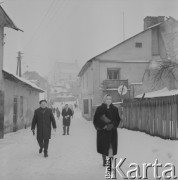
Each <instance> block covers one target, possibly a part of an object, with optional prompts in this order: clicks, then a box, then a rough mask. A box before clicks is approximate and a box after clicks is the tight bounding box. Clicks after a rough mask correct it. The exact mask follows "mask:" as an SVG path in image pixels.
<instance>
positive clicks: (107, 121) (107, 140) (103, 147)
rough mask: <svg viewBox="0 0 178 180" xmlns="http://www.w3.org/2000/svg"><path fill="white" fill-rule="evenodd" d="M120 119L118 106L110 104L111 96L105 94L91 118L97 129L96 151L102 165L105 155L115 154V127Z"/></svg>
mask: <svg viewBox="0 0 178 180" xmlns="http://www.w3.org/2000/svg"><path fill="white" fill-rule="evenodd" d="M120 120H121V119H120V116H119V112H118V108H117V107H115V106H114V105H113V104H112V100H111V96H110V95H105V97H104V101H103V103H102V104H101V105H100V106H99V107H98V108H97V109H96V112H95V115H94V119H93V124H94V126H95V128H96V130H97V152H98V153H100V154H102V157H103V166H105V164H106V156H110V157H113V156H114V155H116V154H117V141H118V137H117V128H118V126H119V123H120Z"/></svg>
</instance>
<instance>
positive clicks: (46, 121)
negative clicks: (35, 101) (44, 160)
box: [31, 100, 57, 157]
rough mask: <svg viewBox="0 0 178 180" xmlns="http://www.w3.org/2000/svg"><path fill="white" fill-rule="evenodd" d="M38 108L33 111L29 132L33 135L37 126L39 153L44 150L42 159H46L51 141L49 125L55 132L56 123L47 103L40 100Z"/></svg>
mask: <svg viewBox="0 0 178 180" xmlns="http://www.w3.org/2000/svg"><path fill="white" fill-rule="evenodd" d="M39 104H40V107H39V108H38V109H36V110H35V112H34V116H33V120H32V124H31V130H32V132H33V134H35V126H37V141H38V144H39V146H40V150H39V153H42V151H43V149H44V157H48V145H49V139H51V124H52V126H53V129H54V131H56V128H57V126H56V121H55V118H54V115H53V113H52V110H51V109H50V108H48V107H47V101H46V100H41V101H40V102H39Z"/></svg>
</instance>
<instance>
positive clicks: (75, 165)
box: [0, 110, 178, 180]
mask: <svg viewBox="0 0 178 180" xmlns="http://www.w3.org/2000/svg"><path fill="white" fill-rule="evenodd" d="M56 122H57V126H58V128H57V132H54V131H52V139H51V140H50V143H49V157H48V158H44V157H43V154H39V153H38V150H39V147H38V144H37V141H36V137H35V136H33V135H32V132H31V130H30V128H28V129H23V130H19V131H17V132H16V133H10V134H6V135H5V137H4V139H1V140H0V159H1V163H0V169H1V173H0V180H49V179H50V180H59V179H60V180H104V179H105V168H104V167H103V166H102V159H101V156H100V155H99V154H97V153H96V131H95V129H94V127H93V124H92V122H90V121H87V120H85V119H83V118H82V117H81V112H80V111H79V110H77V111H75V114H74V118H73V119H72V120H71V129H70V135H69V136H67V135H66V136H63V135H62V133H63V132H62V118H61V117H60V119H59V120H58V119H57V118H56ZM177 150H178V142H177V141H169V140H162V139H160V138H157V137H151V136H149V135H146V134H144V133H140V132H133V131H128V130H126V129H118V155H117V158H118V159H120V158H127V160H126V161H127V162H126V164H124V166H123V169H125V168H128V166H127V163H131V162H135V163H138V164H141V163H149V162H151V163H154V161H155V159H156V158H157V159H158V160H159V162H161V163H163V165H164V164H165V163H166V162H171V163H173V164H174V165H175V166H176V168H178V151H177ZM125 166H127V167H125ZM176 171H177V169H176ZM176 174H177V173H176ZM117 179H121V177H120V176H119V174H117Z"/></svg>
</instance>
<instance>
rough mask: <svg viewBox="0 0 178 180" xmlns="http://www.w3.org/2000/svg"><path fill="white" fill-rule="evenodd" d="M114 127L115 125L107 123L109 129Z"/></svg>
mask: <svg viewBox="0 0 178 180" xmlns="http://www.w3.org/2000/svg"><path fill="white" fill-rule="evenodd" d="M113 128H114V125H113V124H108V125H107V128H106V129H107V131H110V130H112V129H113Z"/></svg>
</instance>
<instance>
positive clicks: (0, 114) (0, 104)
mask: <svg viewBox="0 0 178 180" xmlns="http://www.w3.org/2000/svg"><path fill="white" fill-rule="evenodd" d="M3 137H4V92H3V91H0V138H3Z"/></svg>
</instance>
